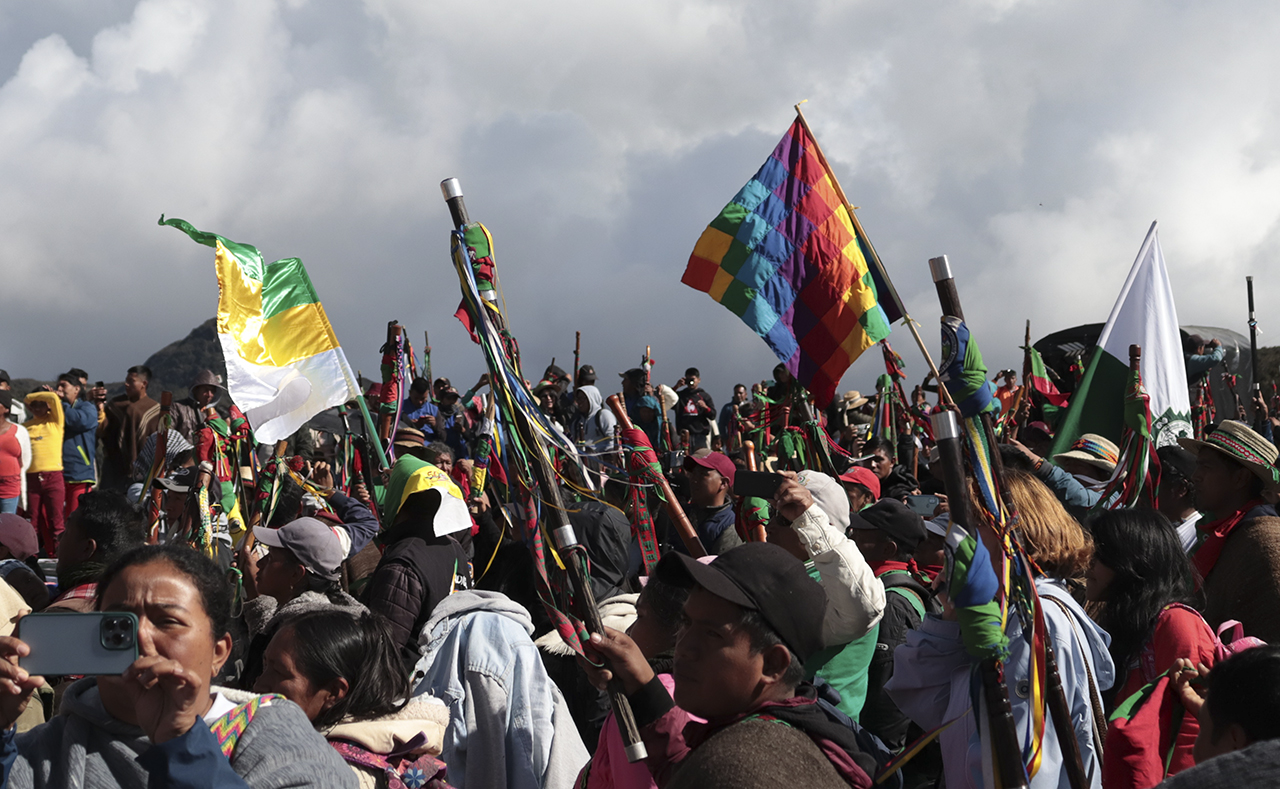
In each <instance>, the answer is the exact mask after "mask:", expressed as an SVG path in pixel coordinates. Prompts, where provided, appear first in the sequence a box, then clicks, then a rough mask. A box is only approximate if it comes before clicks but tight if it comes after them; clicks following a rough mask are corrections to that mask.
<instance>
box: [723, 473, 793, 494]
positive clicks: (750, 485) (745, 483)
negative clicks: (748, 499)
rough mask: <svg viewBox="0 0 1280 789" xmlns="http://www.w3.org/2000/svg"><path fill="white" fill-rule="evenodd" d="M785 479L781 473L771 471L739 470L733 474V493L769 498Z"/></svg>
mask: <svg viewBox="0 0 1280 789" xmlns="http://www.w3.org/2000/svg"><path fill="white" fill-rule="evenodd" d="M783 479H785V477H783V476H782V475H781V474H774V473H773V472H772V471H747V470H746V469H742V470H739V471H738V472H736V473H735V474H734V475H733V495H735V496H753V497H755V498H757V499H771V498H773V494H775V493H777V492H778V488H779V487H780V486H781V485H782V480H783Z"/></svg>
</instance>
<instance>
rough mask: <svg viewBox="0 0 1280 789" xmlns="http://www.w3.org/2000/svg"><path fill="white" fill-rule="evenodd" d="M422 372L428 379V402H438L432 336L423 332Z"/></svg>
mask: <svg viewBox="0 0 1280 789" xmlns="http://www.w3.org/2000/svg"><path fill="white" fill-rule="evenodd" d="M422 372H423V374H424V375H425V376H426V377H427V402H429V403H434V402H435V401H436V391H435V389H436V387H435V383H436V379H434V378H432V377H431V334H430V333H429V332H427V331H423V332H422Z"/></svg>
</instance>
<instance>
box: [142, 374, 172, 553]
mask: <svg viewBox="0 0 1280 789" xmlns="http://www.w3.org/2000/svg"><path fill="white" fill-rule="evenodd" d="M172 406H173V392H161V393H160V429H159V430H157V431H156V447H155V453H154V454H153V455H152V456H151V468H152V469H155V472H156V473H155V474H152V473H151V472H150V471H148V472H147V480H148V484H150V485H151V491H150V493H151V505H152V506H153V507H154V508H155V520H154V521H153V522H152V524H151V534H150V535H149V539H148V542H150V543H151V544H152V545H155V544H156V543H158V542H159V541H160V510H161V509H162V508H163V506H164V494H163V493H161V492H160V491H159V490H156V487H155V481H156V480H157V479H159V478H161V477H163V476H164V475H165V471H166V470H167V468H168V465H169V464H168V463H167V462H166V461H167V460H168V459H169V429H168V428H169V423H170V420H169V411H170V409H171V408H172ZM145 492H146V491H144V493H145Z"/></svg>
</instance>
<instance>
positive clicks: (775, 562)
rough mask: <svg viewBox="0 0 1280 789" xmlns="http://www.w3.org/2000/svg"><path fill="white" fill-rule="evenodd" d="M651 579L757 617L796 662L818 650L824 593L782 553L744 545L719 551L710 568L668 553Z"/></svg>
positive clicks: (766, 546)
mask: <svg viewBox="0 0 1280 789" xmlns="http://www.w3.org/2000/svg"><path fill="white" fill-rule="evenodd" d="M654 575H655V577H658V578H661V579H662V580H663V581H664V582H666V583H670V584H673V585H675V586H681V587H685V588H688V587H691V586H701V587H702V588H703V589H706V590H707V591H708V592H710V593H711V594H713V595H715V596H716V597H720V598H723V599H725V600H728V601H729V602H731V603H733V604H735V605H738V606H741V607H743V608H746V609H749V610H752V611H758V612H759V613H760V617H761V618H762V619H764V621H765V622H766V623H767V624H768V625H769V627H770V628H772V629H773V631H774V632H775V633H777V634H778V638H780V639H781V640H782V643H784V644H786V646H787V648H788V649H790V650H791V651H792V652H793V653H795V656H796V657H798V658H800V660H802V661H804V660H807V659H808V658H809V657H810V656H811V655H813V654H814V653H815V652H817V651H819V650H820V649H822V647H823V640H822V619H823V616H824V615H825V614H826V610H827V593H826V591H825V590H823V588H822V585H821V584H819V583H818V582H817V581H815V580H813V579H812V578H810V577H809V573H807V572H805V569H804V562H802V561H800V560H799V559H797V558H796V557H794V556H792V555H791V554H790V553H789V552H788V551H787V550H786V549H785V548H781V547H779V546H777V545H774V544H772V543H768V542H749V543H746V544H744V545H739V546H737V547H736V548H732V549H730V550H728V551H725V552H724V553H722V554H720V555H719V556H717V557H716V560H715V561H714V562H712V563H710V564H702V563H701V562H699V561H698V560H697V559H694V558H692V557H690V556H685V555H684V554H682V553H674V552H673V553H668V554H667V555H666V556H663V557H662V561H660V562H658V566H657V567H655V568H654Z"/></svg>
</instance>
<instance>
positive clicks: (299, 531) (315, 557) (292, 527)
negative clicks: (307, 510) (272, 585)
mask: <svg viewBox="0 0 1280 789" xmlns="http://www.w3.org/2000/svg"><path fill="white" fill-rule="evenodd" d="M253 536H254V537H256V538H257V539H258V541H259V542H261V543H262V544H264V545H270V546H271V547H273V548H288V549H289V550H290V551H292V552H293V555H294V556H296V557H297V559H298V561H299V562H301V564H302V566H303V567H305V568H307V572H309V573H315V574H316V575H318V576H320V577H321V578H323V579H325V580H326V581H336V580H338V577H339V574H338V568H339V567H341V566H342V562H343V560H344V559H346V558H347V554H346V551H344V550H343V549H342V540H341V539H340V538H339V537H338V535H337V533H336V532H335V531H334V529H333V527H331V526H329V525H328V524H326V523H324V522H322V521H319V520H317V519H315V518H298V519H297V520H296V521H292V522H290V523H287V524H285V525H284V526H281V527H280V528H278V529H268V528H267V527H265V526H257V527H254V530H253Z"/></svg>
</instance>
